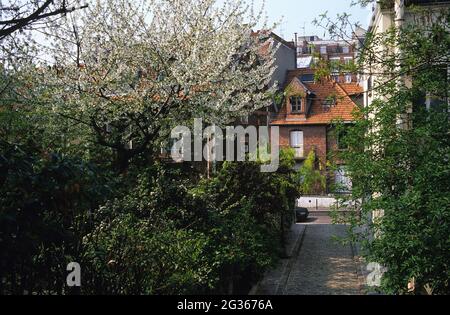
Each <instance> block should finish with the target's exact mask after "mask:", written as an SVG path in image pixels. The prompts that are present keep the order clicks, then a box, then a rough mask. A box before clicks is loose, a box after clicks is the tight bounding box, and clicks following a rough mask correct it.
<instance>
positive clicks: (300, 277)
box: [255, 220, 362, 295]
mask: <svg viewBox="0 0 450 315" xmlns="http://www.w3.org/2000/svg"><path fill="white" fill-rule="evenodd" d="M314 222H321V221H320V220H311V221H310V222H309V223H307V224H298V225H296V226H295V228H294V231H296V232H297V236H298V241H297V242H295V245H294V246H293V247H294V249H293V251H292V257H291V258H290V259H284V260H282V261H281V263H280V265H279V266H278V268H276V269H275V270H273V271H272V272H269V273H268V274H267V275H266V277H265V278H264V280H263V281H262V282H261V283H260V285H259V287H258V289H257V291H256V292H255V293H256V294H261V295H265V294H277V295H337V294H340V295H350V294H352V295H353V294H362V292H361V290H360V288H361V287H360V279H359V278H358V273H357V265H356V262H355V260H354V259H353V253H352V249H351V247H350V246H349V245H348V246H342V245H341V244H339V243H336V242H335V241H334V240H333V236H344V235H345V226H343V225H331V224H320V223H319V224H317V223H314Z"/></svg>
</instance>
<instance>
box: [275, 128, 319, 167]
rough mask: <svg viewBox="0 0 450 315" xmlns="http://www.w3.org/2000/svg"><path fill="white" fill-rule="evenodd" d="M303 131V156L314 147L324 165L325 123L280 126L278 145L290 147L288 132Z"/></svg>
mask: <svg viewBox="0 0 450 315" xmlns="http://www.w3.org/2000/svg"><path fill="white" fill-rule="evenodd" d="M296 130H298V131H303V143H304V147H305V157H306V156H308V153H309V152H310V151H311V150H312V149H314V148H315V150H316V151H315V152H316V156H317V157H318V158H319V160H320V162H321V164H323V165H326V157H327V127H326V126H325V125H298V126H280V146H281V147H290V132H291V131H296Z"/></svg>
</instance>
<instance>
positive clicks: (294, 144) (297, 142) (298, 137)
mask: <svg viewBox="0 0 450 315" xmlns="http://www.w3.org/2000/svg"><path fill="white" fill-rule="evenodd" d="M291 148H293V149H294V150H295V157H296V158H302V157H303V156H304V152H303V151H304V149H303V131H291Z"/></svg>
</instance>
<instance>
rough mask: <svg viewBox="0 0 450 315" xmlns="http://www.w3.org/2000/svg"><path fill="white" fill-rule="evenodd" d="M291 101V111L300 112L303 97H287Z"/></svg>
mask: <svg viewBox="0 0 450 315" xmlns="http://www.w3.org/2000/svg"><path fill="white" fill-rule="evenodd" d="M289 101H290V103H291V112H292V113H302V112H303V98H302V97H301V96H291V97H290V98H289Z"/></svg>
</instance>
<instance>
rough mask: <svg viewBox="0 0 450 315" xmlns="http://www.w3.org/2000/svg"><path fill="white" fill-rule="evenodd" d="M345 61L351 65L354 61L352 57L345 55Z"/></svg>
mask: <svg viewBox="0 0 450 315" xmlns="http://www.w3.org/2000/svg"><path fill="white" fill-rule="evenodd" d="M344 62H345V64H346V65H349V64H351V63H352V62H353V58H352V57H345V58H344Z"/></svg>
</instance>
